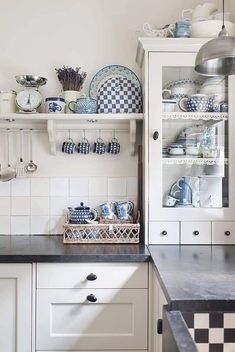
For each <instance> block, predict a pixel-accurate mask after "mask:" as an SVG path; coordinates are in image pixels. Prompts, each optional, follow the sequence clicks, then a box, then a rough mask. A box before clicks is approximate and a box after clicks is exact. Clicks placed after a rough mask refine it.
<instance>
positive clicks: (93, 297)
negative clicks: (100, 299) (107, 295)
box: [86, 294, 97, 303]
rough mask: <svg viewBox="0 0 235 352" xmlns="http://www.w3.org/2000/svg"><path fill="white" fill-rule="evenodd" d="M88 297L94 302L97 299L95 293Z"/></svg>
mask: <svg viewBox="0 0 235 352" xmlns="http://www.w3.org/2000/svg"><path fill="white" fill-rule="evenodd" d="M86 299H87V300H88V301H89V302H93V303H94V302H96V301H97V298H96V296H95V295H93V294H90V295H88V296H87V298H86Z"/></svg>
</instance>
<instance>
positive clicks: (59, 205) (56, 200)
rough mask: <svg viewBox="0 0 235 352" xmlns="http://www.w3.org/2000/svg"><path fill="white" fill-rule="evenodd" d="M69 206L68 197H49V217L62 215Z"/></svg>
mask: <svg viewBox="0 0 235 352" xmlns="http://www.w3.org/2000/svg"><path fill="white" fill-rule="evenodd" d="M68 206H69V198H68V197H51V198H50V215H63V214H65V213H66V211H67V208H68Z"/></svg>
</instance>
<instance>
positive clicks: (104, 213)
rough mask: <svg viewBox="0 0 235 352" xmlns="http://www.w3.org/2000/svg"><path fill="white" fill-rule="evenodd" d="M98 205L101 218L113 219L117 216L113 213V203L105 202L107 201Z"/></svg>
mask: <svg viewBox="0 0 235 352" xmlns="http://www.w3.org/2000/svg"><path fill="white" fill-rule="evenodd" d="M99 207H100V209H101V217H102V218H104V219H106V220H114V219H116V218H117V216H116V215H115V213H114V211H115V206H114V204H113V203H111V202H107V203H104V204H101V205H100V206H99Z"/></svg>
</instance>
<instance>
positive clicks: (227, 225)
mask: <svg viewBox="0 0 235 352" xmlns="http://www.w3.org/2000/svg"><path fill="white" fill-rule="evenodd" d="M227 231H229V232H230V235H229V236H227V235H226V232H227ZM212 244H235V222H232V221H224V222H219V221H217V222H216V221H215V222H212Z"/></svg>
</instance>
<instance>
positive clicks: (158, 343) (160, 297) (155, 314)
mask: <svg viewBox="0 0 235 352" xmlns="http://www.w3.org/2000/svg"><path fill="white" fill-rule="evenodd" d="M150 282H151V285H152V286H151V292H150V300H149V304H150V306H149V311H150V312H151V314H150V323H149V326H150V330H149V334H150V352H162V335H161V334H159V333H158V325H159V324H161V323H160V321H161V319H162V312H163V306H164V305H166V304H167V300H166V297H165V295H164V293H163V291H162V288H161V286H160V283H159V281H158V278H157V275H156V273H155V270H154V267H153V266H152V265H151V267H150Z"/></svg>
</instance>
